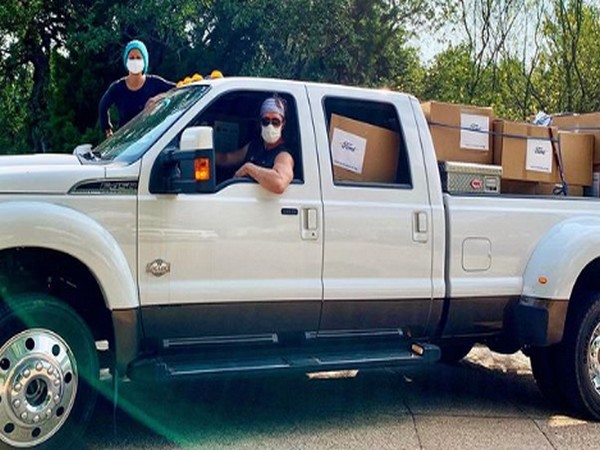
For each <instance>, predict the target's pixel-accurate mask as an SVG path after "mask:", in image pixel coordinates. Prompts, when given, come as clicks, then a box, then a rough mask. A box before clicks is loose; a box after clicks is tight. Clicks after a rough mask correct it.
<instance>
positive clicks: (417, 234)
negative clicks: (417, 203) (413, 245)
mask: <svg viewBox="0 0 600 450" xmlns="http://www.w3.org/2000/svg"><path fill="white" fill-rule="evenodd" d="M428 240H429V216H428V215H427V213H426V212H425V211H417V212H415V213H414V215H413V241H415V242H427V241H428Z"/></svg>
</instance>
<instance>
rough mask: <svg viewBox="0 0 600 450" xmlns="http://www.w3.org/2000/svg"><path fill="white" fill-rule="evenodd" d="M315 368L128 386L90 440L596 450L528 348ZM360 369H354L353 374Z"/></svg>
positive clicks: (98, 418) (203, 445)
mask: <svg viewBox="0 0 600 450" xmlns="http://www.w3.org/2000/svg"><path fill="white" fill-rule="evenodd" d="M336 375H340V374H333V376H332V375H329V374H328V375H326V376H325V377H324V378H308V377H306V376H301V375H294V376H292V375H287V376H274V375H273V376H268V377H261V378H236V379H222V380H216V381H215V380H212V381H201V382H194V383H179V384H173V385H168V386H157V385H155V386H148V387H143V386H137V385H135V384H132V383H125V384H123V385H122V386H121V392H120V395H121V400H122V403H123V408H122V409H121V410H119V412H118V413H117V430H116V433H115V430H114V429H113V412H112V406H111V403H110V402H109V401H105V400H101V401H100V402H99V404H98V406H97V408H96V412H95V415H94V418H93V423H92V425H91V427H90V429H89V431H88V434H87V439H86V442H85V443H84V448H85V449H90V450H91V449H93V450H100V449H102V450H109V449H120V450H123V449H127V450H129V449H131V450H133V449H136V450H139V449H148V450H167V449H179V448H186V449H211V450H212V449H278V450H279V449H395V450H397V449H536V450H537V449H585V448H589V449H592V448H593V449H597V448H599V446H600V444H599V442H600V423H593V422H588V421H585V420H582V419H580V418H577V417H573V416H571V415H569V412H568V411H560V410H556V409H555V408H554V407H553V406H552V405H550V404H549V403H547V402H546V401H545V399H544V398H543V397H542V396H541V394H540V393H539V392H538V390H537V387H536V386H535V382H534V380H533V377H532V375H531V370H530V367H529V362H528V359H527V358H525V357H524V356H523V355H522V354H517V355H515V356H502V355H497V354H493V353H491V352H489V350H487V349H484V348H477V349H475V350H473V351H472V352H471V353H470V354H469V356H468V357H467V359H465V360H464V361H462V362H461V363H459V364H457V365H453V366H448V365H443V364H436V365H434V366H430V367H427V368H421V369H411V370H397V369H394V370H389V369H386V370H376V371H368V372H361V373H359V374H357V375H355V373H352V372H351V373H344V374H341V376H336ZM353 375H354V376H353Z"/></svg>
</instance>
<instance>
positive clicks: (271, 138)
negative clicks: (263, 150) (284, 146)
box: [260, 125, 281, 144]
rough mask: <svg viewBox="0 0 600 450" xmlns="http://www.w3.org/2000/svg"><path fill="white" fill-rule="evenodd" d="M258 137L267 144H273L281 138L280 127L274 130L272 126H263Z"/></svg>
mask: <svg viewBox="0 0 600 450" xmlns="http://www.w3.org/2000/svg"><path fill="white" fill-rule="evenodd" d="M260 135H261V136H262V138H263V140H264V141H265V142H266V143H267V144H274V143H275V142H277V141H278V140H279V138H281V127H279V128H275V127H274V126H273V125H267V126H266V127H265V126H263V127H262V131H261V133H260Z"/></svg>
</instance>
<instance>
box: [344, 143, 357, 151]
mask: <svg viewBox="0 0 600 450" xmlns="http://www.w3.org/2000/svg"><path fill="white" fill-rule="evenodd" d="M342 149H344V150H348V151H349V152H355V151H356V146H355V145H354V144H353V143H352V142H350V141H344V142H343V143H342Z"/></svg>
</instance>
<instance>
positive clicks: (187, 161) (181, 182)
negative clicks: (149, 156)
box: [150, 127, 216, 194]
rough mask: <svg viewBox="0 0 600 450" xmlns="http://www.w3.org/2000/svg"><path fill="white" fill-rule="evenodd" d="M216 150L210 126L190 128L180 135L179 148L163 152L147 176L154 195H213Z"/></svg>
mask: <svg viewBox="0 0 600 450" xmlns="http://www.w3.org/2000/svg"><path fill="white" fill-rule="evenodd" d="M215 186H216V174H215V151H214V149H213V129H212V128H211V127H190V128H186V129H185V130H184V131H183V133H182V134H181V140H180V143H179V148H173V149H166V150H165V151H164V152H162V153H161V155H160V157H159V159H158V160H157V161H156V163H155V164H154V167H153V169H152V174H151V177H150V192H151V193H153V194H194V193H208V192H214V191H215Z"/></svg>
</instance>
